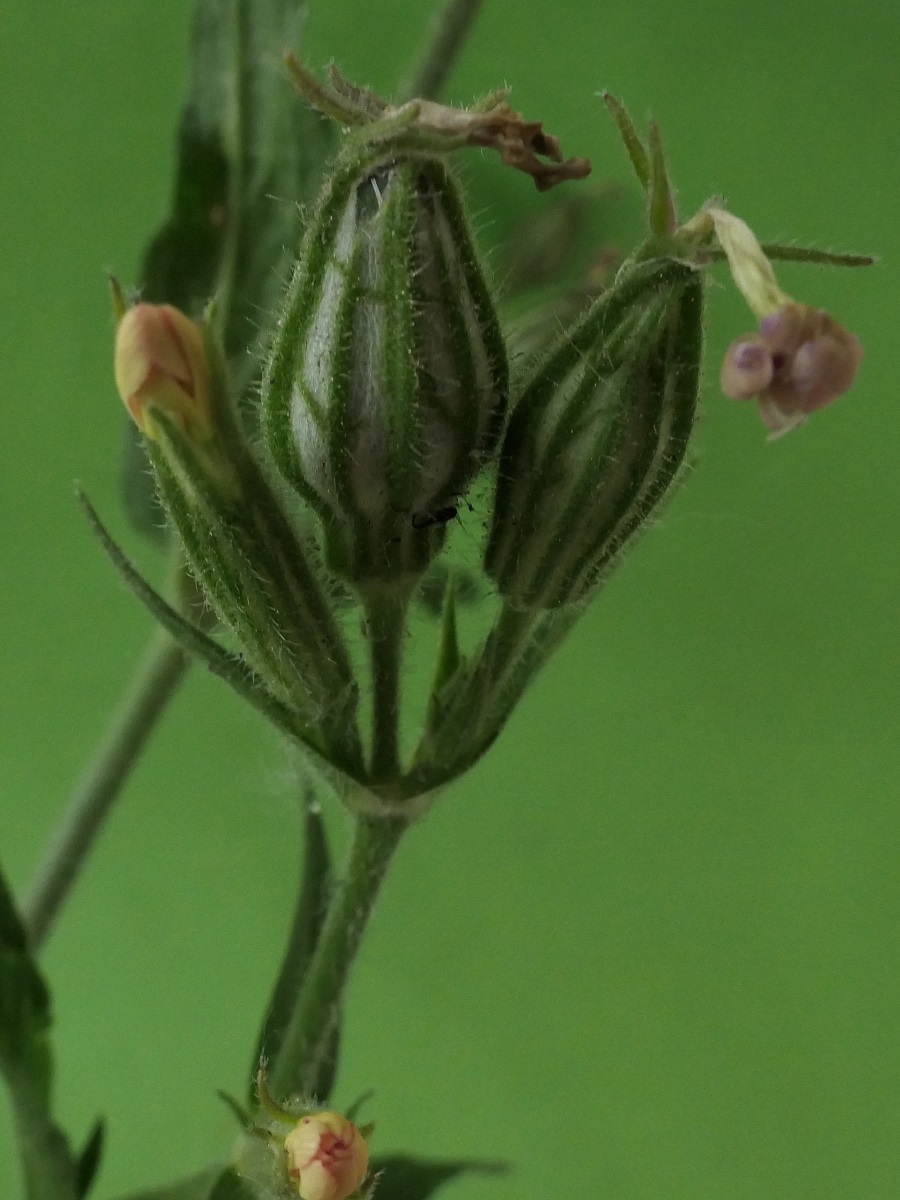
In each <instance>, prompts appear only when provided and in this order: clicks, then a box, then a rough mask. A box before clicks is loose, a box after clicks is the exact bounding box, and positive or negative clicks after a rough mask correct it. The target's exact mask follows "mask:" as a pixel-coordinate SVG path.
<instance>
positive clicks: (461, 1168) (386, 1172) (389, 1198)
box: [372, 1154, 508, 1200]
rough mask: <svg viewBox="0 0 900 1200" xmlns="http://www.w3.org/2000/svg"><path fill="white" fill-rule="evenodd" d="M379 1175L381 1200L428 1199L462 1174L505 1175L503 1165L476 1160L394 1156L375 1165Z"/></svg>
mask: <svg viewBox="0 0 900 1200" xmlns="http://www.w3.org/2000/svg"><path fill="white" fill-rule="evenodd" d="M372 1170H373V1172H380V1173H381V1178H380V1179H379V1181H378V1187H377V1190H376V1195H377V1196H378V1200H427V1198H428V1197H429V1196H431V1195H432V1194H433V1193H434V1192H436V1191H437V1190H438V1188H441V1187H443V1186H444V1184H445V1183H450V1182H451V1181H452V1180H454V1179H458V1178H459V1176H460V1175H473V1174H475V1175H502V1174H504V1173H505V1172H506V1171H507V1170H508V1168H507V1167H506V1165H505V1164H504V1163H494V1162H477V1161H475V1160H473V1159H428V1158H413V1157H411V1156H409V1155H405V1154H391V1155H388V1156H386V1157H384V1158H379V1159H376V1160H375V1161H374V1162H373V1163H372Z"/></svg>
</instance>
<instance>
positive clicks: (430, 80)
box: [402, 0, 482, 100]
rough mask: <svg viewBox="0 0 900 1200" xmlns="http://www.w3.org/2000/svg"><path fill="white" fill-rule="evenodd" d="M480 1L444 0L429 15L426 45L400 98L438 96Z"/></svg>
mask: <svg viewBox="0 0 900 1200" xmlns="http://www.w3.org/2000/svg"><path fill="white" fill-rule="evenodd" d="M481 4H482V0H444V3H443V5H442V6H441V8H440V9H439V10H438V11H437V12H436V13H435V15H434V17H433V18H432V21H431V25H430V27H429V30H428V35H427V38H426V42H425V46H424V47H423V50H422V53H421V56H420V58H419V61H418V63H417V64H416V66H415V68H414V70H413V72H412V74H411V75H410V78H409V81H408V82H407V84H406V86H405V87H404V89H403V94H402V99H404V100H414V99H422V100H435V99H437V97H438V96H439V95H440V94H441V91H442V90H443V87H444V84H445V83H446V81H447V77H448V76H449V74H450V72H451V71H452V70H453V67H454V65H455V63H456V60H457V58H458V57H459V54H460V52H461V50H462V48H463V46H464V44H465V41H466V38H467V36H468V34H469V32H470V30H471V28H472V25H473V23H474V21H475V18H476V17H477V16H478V10H479V9H480V8H481Z"/></svg>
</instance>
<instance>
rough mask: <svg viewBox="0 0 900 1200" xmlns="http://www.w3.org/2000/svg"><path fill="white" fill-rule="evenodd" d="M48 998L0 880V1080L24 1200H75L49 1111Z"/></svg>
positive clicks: (71, 1163)
mask: <svg viewBox="0 0 900 1200" xmlns="http://www.w3.org/2000/svg"><path fill="white" fill-rule="evenodd" d="M50 1026H51V1013H50V993H49V991H48V989H47V985H46V983H45V982H44V979H43V977H42V975H41V973H40V971H39V970H38V968H37V966H36V964H35V962H34V960H33V958H32V957H31V954H30V953H29V949H28V940H27V936H26V933H25V929H24V926H23V925H22V921H21V918H20V917H19V914H18V913H17V911H16V909H15V905H14V903H13V899H12V896H11V894H10V892H9V889H8V887H7V885H6V881H5V880H4V879H3V877H2V875H0V1074H2V1075H3V1077H4V1079H5V1081H6V1085H7V1087H8V1089H9V1095H10V1101H11V1106H12V1111H13V1118H14V1121H15V1128H16V1140H17V1143H18V1149H19V1157H20V1161H21V1165H22V1173H23V1176H24V1181H25V1197H26V1200H79V1196H80V1193H79V1191H78V1166H77V1163H76V1161H75V1158H74V1156H73V1154H72V1151H71V1149H70V1147H69V1143H68V1141H67V1139H66V1137H65V1134H63V1132H62V1130H61V1129H60V1128H59V1126H58V1125H57V1124H56V1122H55V1121H54V1119H53V1115H52V1110H51V1100H52V1097H51V1087H52V1070H53V1062H52V1054H51V1049H50Z"/></svg>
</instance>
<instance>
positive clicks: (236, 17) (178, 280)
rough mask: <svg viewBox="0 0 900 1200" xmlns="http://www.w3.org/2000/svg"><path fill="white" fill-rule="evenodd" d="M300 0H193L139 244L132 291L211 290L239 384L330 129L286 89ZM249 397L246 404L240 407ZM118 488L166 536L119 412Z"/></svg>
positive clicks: (152, 294) (250, 363)
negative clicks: (169, 158)
mask: <svg viewBox="0 0 900 1200" xmlns="http://www.w3.org/2000/svg"><path fill="white" fill-rule="evenodd" d="M306 8H307V5H306V2H305V0H196V3H195V7H194V17H193V26H192V31H191V41H190V50H189V69H188V87H187V96H186V98H185V103H184V107H183V109H182V114H181V120H180V123H179V128H178V135H177V141H176V165H175V180H174V187H173V195H172V204H171V209H170V213H169V216H168V217H167V219H166V220H165V222H164V223H163V225H162V226H161V228H160V229H159V231H158V232H157V233H156V235H155V236H154V237H153V238H152V240H151V241H150V243H149V245H148V246H147V249H146V251H145V253H144V260H143V266H142V270H141V278H140V292H141V295H142V297H143V298H144V299H145V300H148V301H150V302H152V303H156V304H161V303H168V304H174V305H176V306H177V307H179V308H181V309H184V310H185V311H186V312H187V313H189V314H190V315H192V316H196V315H197V312H198V310H199V309H200V308H202V307H203V306H204V305H205V304H206V303H207V301H208V300H209V299H211V297H212V296H213V295H214V294H216V295H217V298H218V301H219V311H220V313H221V319H222V324H223V330H222V332H223V340H224V342H225V346H226V350H227V352H228V355H229V357H230V360H231V364H232V368H233V371H234V377H235V385H236V390H237V391H238V392H239V393H240V394H241V395H243V396H244V397H245V399H246V397H247V395H248V393H249V392H250V391H252V389H253V388H254V387H255V384H256V382H257V378H258V374H259V369H258V355H254V354H252V353H251V351H253V350H257V351H258V350H259V349H260V347H261V346H263V345H265V343H266V341H267V340H268V328H267V326H268V324H270V323H271V322H273V321H274V319H275V314H276V312H277V307H278V301H279V298H280V295H281V292H282V290H283V287H284V284H285V281H286V278H287V275H288V273H289V268H290V265H291V263H292V259H293V255H294V253H295V250H296V247H297V245H298V244H299V240H300V227H301V219H302V218H301V209H300V205H301V203H303V202H304V201H306V200H307V199H309V198H310V196H311V195H312V194H313V192H314V190H315V188H316V187H317V185H318V182H319V179H320V178H321V174H322V169H323V166H324V164H325V162H326V160H327V158H328V157H329V155H330V153H331V152H332V149H333V146H334V142H335V139H336V131H335V130H334V129H333V128H332V126H331V125H329V124H327V123H326V122H324V121H323V120H322V119H321V118H320V117H319V116H318V115H317V114H314V113H313V112H312V110H311V109H309V107H308V106H306V105H304V104H303V103H302V102H301V101H300V100H299V98H298V97H297V95H296V94H295V92H294V89H293V87H292V85H291V84H290V82H289V80H288V77H287V73H286V72H285V71H284V69H283V66H282V55H283V53H284V51H285V50H287V49H293V50H297V49H298V48H299V45H300V33H301V27H302V23H303V20H304V18H305V15H306ZM246 407H247V405H246V404H245V408H246ZM121 477H122V497H123V504H124V507H125V509H126V512H127V514H128V516H129V518H130V520H131V521H132V522H133V524H134V525H135V527H136V528H137V529H138V530H139V531H140V532H142V533H143V534H145V535H146V536H148V537H150V538H151V539H152V540H154V541H157V542H159V541H163V540H164V537H165V535H164V532H161V531H164V529H165V521H164V518H163V515H162V511H161V509H160V506H159V502H158V500H157V498H156V492H155V488H154V486H153V479H152V473H151V472H150V470H149V468H148V464H147V458H146V454H145V452H144V449H143V445H142V443H141V441H140V439H139V438H138V437H137V436H136V432H135V430H134V429H133V428H132V427H131V423H130V422H129V423H128V426H127V427H126V434H125V444H124V449H123V457H122V469H121Z"/></svg>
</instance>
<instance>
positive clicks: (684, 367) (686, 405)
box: [485, 259, 703, 609]
mask: <svg viewBox="0 0 900 1200" xmlns="http://www.w3.org/2000/svg"><path fill="white" fill-rule="evenodd" d="M702 305H703V292H702V280H701V278H700V275H699V272H697V271H695V270H694V269H693V268H692V267H690V266H688V265H686V264H685V263H683V262H680V261H676V260H674V259H653V260H650V261H648V262H642V263H639V264H637V265H631V264H629V265H628V266H626V268H624V270H623V273H621V274H620V277H619V280H618V281H617V282H616V283H615V285H614V286H613V287H612V288H610V289H609V290H608V291H607V292H605V293H603V295H602V296H600V297H599V298H598V299H597V300H596V301H595V302H594V304H593V305H592V306H591V308H589V309H588V310H587V312H586V313H585V315H584V316H583V317H582V319H581V320H580V321H579V322H578V324H577V325H576V326H575V327H574V328H573V329H572V330H570V331H567V333H566V334H565V335H564V336H563V337H562V338H561V339H560V340H559V341H558V342H557V343H556V345H555V346H554V347H553V348H551V350H550V351H549V352H548V354H547V355H546V357H545V358H544V359H543V360H542V361H541V362H540V363H539V364H538V366H537V367H536V369H535V371H534V373H533V375H532V377H531V379H530V381H529V382H528V384H527V386H526V388H525V390H524V393H523V395H522V398H521V400H520V401H519V403H518V404H517V406H516V408H515V410H514V412H513V414H512V417H511V418H510V422H509V427H508V429H507V432H506V436H505V438H504V442H503V448H502V452H501V456H500V469H499V472H498V482H497V492H496V499H495V504H494V514H493V521H492V527H491V532H490V538H489V542H488V547H487V551H486V557H485V569H486V571H487V573H488V575H490V576H491V578H492V579H493V580H494V581H495V583H496V584H497V587H498V588H499V590H500V592H501V593H502V595H504V596H505V597H506V598H507V599H508V600H509V601H510V602H511V603H512V604H513V605H515V606H517V607H520V608H529V609H551V608H556V607H558V606H560V605H565V604H577V603H579V602H580V601H583V600H584V599H586V598H587V596H588V595H589V594H590V592H591V591H592V589H593V588H594V587H595V586H596V584H597V583H598V582H599V581H600V580H601V579H602V578H603V577H604V576H605V574H606V573H607V572H608V570H609V569H610V568H611V567H612V566H613V565H614V563H615V561H616V559H617V558H618V556H619V555H620V553H621V551H622V550H623V549H624V547H625V545H626V544H627V543H628V542H629V540H630V539H631V538H632V537H633V536H634V534H635V533H637V531H638V530H639V529H640V527H641V526H642V525H643V524H644V523H645V522H646V521H647V519H648V518H649V517H650V515H651V514H652V512H653V511H654V509H655V508H656V507H657V505H658V504H659V503H660V501H661V500H662V499H663V497H664V495H665V493H666V492H667V491H668V489H669V487H670V486H671V485H672V483H673V482H674V481H675V479H676V477H677V475H678V473H679V469H680V467H681V465H682V463H683V460H684V455H685V451H686V449H687V445H688V441H689V438H690V434H691V431H692V428H693V424H694V419H695V413H696V402H697V391H698V382H699V367H700V352H701V342H702V329H701V318H702Z"/></svg>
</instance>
